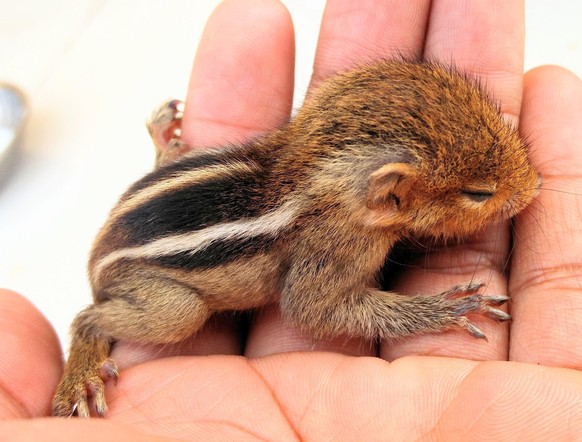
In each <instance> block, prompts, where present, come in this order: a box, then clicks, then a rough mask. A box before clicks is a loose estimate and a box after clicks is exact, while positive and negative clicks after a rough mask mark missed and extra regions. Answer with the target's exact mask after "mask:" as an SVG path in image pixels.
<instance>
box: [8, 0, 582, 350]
mask: <svg viewBox="0 0 582 442" xmlns="http://www.w3.org/2000/svg"><path fill="white" fill-rule="evenodd" d="M218 3H219V2H218V0H205V1H191V2H187V1H183V0H163V1H162V0H152V1H148V2H143V1H138V0H115V1H112V0H80V1H79V0H52V1H50V2H44V1H42V0H19V1H13V0H0V82H1V81H10V82H13V83H15V84H17V85H19V86H21V87H22V88H23V89H24V90H25V91H26V93H27V94H28V96H29V98H30V102H31V106H32V115H31V118H30V121H29V124H28V126H27V130H26V135H25V138H24V140H23V142H22V145H21V152H22V154H23V158H22V161H21V163H20V165H19V166H18V170H16V171H15V174H14V176H13V177H12V178H11V180H10V181H9V182H8V183H7V185H5V186H4V187H3V188H0V286H4V287H9V288H12V289H15V290H17V291H20V292H21V293H23V294H25V295H26V296H28V297H29V298H30V299H32V300H33V302H34V303H35V304H36V305H37V306H38V307H39V308H40V309H41V310H42V311H43V312H44V313H45V314H46V315H47V316H48V317H49V319H50V320H51V321H52V322H53V323H54V324H55V327H56V329H57V331H58V333H59V335H60V336H61V337H62V338H63V339H64V340H66V336H67V335H66V333H67V328H68V324H69V323H70V321H71V319H72V317H73V315H74V314H75V313H76V312H77V311H78V310H80V309H81V307H82V306H83V305H85V304H86V303H88V302H89V300H90V294H89V290H88V286H87V283H86V279H85V257H86V254H87V251H88V249H89V246H90V243H91V240H92V238H93V236H94V234H95V232H96V230H97V229H98V227H99V226H100V224H101V223H102V221H103V220H104V218H105V216H106V213H107V212H108V210H109V208H110V207H111V205H112V204H113V202H114V201H115V200H116V198H117V196H118V195H119V194H120V193H121V192H122V191H123V190H124V188H125V187H126V186H127V185H128V184H129V183H131V182H132V181H133V180H134V179H135V178H137V177H139V176H141V175H142V174H143V173H144V172H145V171H147V170H148V169H149V168H150V167H151V164H152V149H150V148H149V146H150V142H149V139H148V136H147V133H146V131H145V129H144V125H143V124H144V121H145V119H146V118H147V117H148V114H149V111H150V110H151V109H152V108H153V107H154V106H155V105H156V104H157V103H158V102H160V101H162V100H163V99H165V98H167V97H174V96H175V97H181V96H183V93H184V91H185V88H186V84H187V81H188V75H189V71H190V65H191V62H192V58H193V55H194V52H195V49H196V44H197V41H198V39H199V37H200V33H201V31H202V28H203V26H204V23H205V21H206V19H207V17H208V15H209V14H210V13H211V11H212V9H213V8H214V7H215V6H216V5H217V4H218ZM284 3H285V4H287V5H288V7H289V9H290V10H291V13H292V15H293V17H294V20H295V23H296V32H297V39H298V41H297V53H298V57H299V58H298V63H297V75H298V80H297V84H296V90H297V96H298V97H301V96H302V95H303V94H304V92H305V90H306V87H307V82H308V78H309V74H310V69H311V60H312V57H313V52H314V49H315V42H316V38H317V32H318V27H319V18H320V15H321V12H322V10H323V5H324V2H323V0H310V1H309V2H307V1H302V0H286V1H284ZM527 12H528V14H527V30H528V37H527V48H526V49H527V54H526V67H527V68H530V67H533V66H536V65H539V64H546V63H554V64H560V65H563V66H566V67H568V68H570V69H572V70H574V71H575V72H577V73H578V75H579V76H582V31H581V30H580V23H581V22H582V3H580V2H573V1H569V0H554V1H553V2H547V1H543V0H536V1H534V0H529V1H528V2H527Z"/></svg>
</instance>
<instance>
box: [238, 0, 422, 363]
mask: <svg viewBox="0 0 582 442" xmlns="http://www.w3.org/2000/svg"><path fill="white" fill-rule="evenodd" d="M429 8H430V2H429V1H428V0H415V1H410V2H400V1H397V0H391V1H388V2H386V1H370V2H359V3H358V4H357V6H355V3H354V2H351V1H347V0H331V1H329V2H328V3H327V5H326V8H325V11H324V15H323V19H322V25H321V31H320V35H319V41H318V45H317V52H316V58H315V65H314V71H313V79H312V82H315V83H316V82H318V81H320V80H322V79H325V78H327V77H329V76H330V75H331V74H332V73H334V72H336V71H339V70H345V69H347V68H349V67H351V66H353V65H356V64H359V63H363V62H365V61H368V60H372V59H376V58H383V57H389V56H390V55H396V54H405V55H407V56H410V57H418V56H420V54H421V52H422V44H423V39H424V30H425V27H426V19H427V17H428V11H429ZM291 350H293V351H298V350H325V351H337V352H340V353H344V354H349V355H355V354H358V355H373V354H376V346H375V345H374V344H372V343H370V342H367V341H363V340H361V339H346V338H343V337H340V338H337V339H332V340H324V341H315V340H313V339H311V338H310V337H309V336H307V335H306V334H305V333H302V332H301V331H299V330H298V329H297V328H296V327H293V326H291V325H290V324H288V323H286V322H285V321H284V320H283V319H282V317H281V314H280V312H279V311H278V310H277V309H276V308H273V307H268V308H266V309H264V310H263V311H262V312H261V313H260V314H259V315H257V316H255V319H254V320H253V321H252V323H251V327H250V330H249V336H248V339H247V345H246V349H245V354H246V355H247V356H252V357H258V356H264V355H267V354H272V353H278V352H283V351H291Z"/></svg>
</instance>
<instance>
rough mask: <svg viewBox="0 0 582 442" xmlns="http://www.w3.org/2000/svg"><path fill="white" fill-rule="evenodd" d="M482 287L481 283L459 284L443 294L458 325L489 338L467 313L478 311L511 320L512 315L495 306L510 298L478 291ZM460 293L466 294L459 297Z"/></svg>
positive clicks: (502, 319)
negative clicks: (472, 322) (483, 293)
mask: <svg viewBox="0 0 582 442" xmlns="http://www.w3.org/2000/svg"><path fill="white" fill-rule="evenodd" d="M481 287H483V284H481V283H469V284H463V285H458V286H455V287H453V288H451V289H450V290H447V291H446V292H444V293H442V294H441V296H442V297H444V298H445V299H447V300H448V302H449V303H450V308H451V310H452V313H453V315H454V316H455V323H456V324H457V325H459V326H460V327H462V328H464V329H465V330H467V331H468V332H469V333H470V334H471V335H472V336H474V337H476V338H480V339H485V340H487V337H486V336H485V334H484V333H483V332H482V331H481V330H479V328H477V327H476V326H474V325H473V324H471V322H470V321H469V319H468V318H467V316H466V315H467V314H469V313H477V314H482V315H485V316H488V317H490V318H492V319H495V320H497V321H509V320H510V319H511V316H510V315H509V314H508V313H506V312H504V311H503V310H499V309H497V308H495V307H499V306H501V305H503V304H505V303H506V302H508V301H509V300H510V298H509V297H508V296H505V295H491V296H488V295H482V294H479V293H476V292H477V291H478V290H479V289H480V288H481ZM459 295H466V296H462V297H460V298H459V297H457V296H459Z"/></svg>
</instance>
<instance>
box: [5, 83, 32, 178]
mask: <svg viewBox="0 0 582 442" xmlns="http://www.w3.org/2000/svg"><path fill="white" fill-rule="evenodd" d="M27 114H28V112H27V104H26V98H25V97H24V94H23V93H22V92H20V91H19V90H18V89H17V88H16V87H14V86H11V85H9V84H5V83H0V185H1V184H4V181H5V180H6V178H8V175H10V173H11V171H12V170H11V169H13V166H14V165H15V160H16V157H17V155H16V148H17V146H16V145H17V141H18V139H19V137H20V134H21V133H22V130H23V128H24V124H25V122H26V118H27Z"/></svg>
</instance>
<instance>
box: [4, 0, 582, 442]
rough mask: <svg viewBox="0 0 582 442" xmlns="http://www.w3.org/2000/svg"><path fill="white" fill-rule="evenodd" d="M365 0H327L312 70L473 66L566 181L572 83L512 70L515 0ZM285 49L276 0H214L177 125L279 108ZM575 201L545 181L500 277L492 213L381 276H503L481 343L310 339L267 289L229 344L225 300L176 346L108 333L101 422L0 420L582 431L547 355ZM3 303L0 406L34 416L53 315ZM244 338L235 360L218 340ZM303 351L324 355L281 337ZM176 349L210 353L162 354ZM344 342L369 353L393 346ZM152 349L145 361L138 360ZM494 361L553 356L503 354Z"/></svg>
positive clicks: (431, 281) (256, 119)
mask: <svg viewBox="0 0 582 442" xmlns="http://www.w3.org/2000/svg"><path fill="white" fill-rule="evenodd" d="M362 3H363V4H361V5H358V6H354V3H353V2H349V1H339V0H336V1H331V2H330V3H329V4H328V6H327V9H326V13H325V17H324V21H323V25H322V31H321V36H320V43H319V47H318V52H317V59H316V63H315V69H314V70H315V72H314V78H315V79H316V81H317V80H319V79H323V78H325V77H327V76H329V75H331V74H332V73H333V72H335V71H337V70H340V69H345V68H347V67H349V66H352V65H355V64H358V63H360V62H363V61H366V60H369V59H375V58H379V57H390V56H391V55H395V54H396V53H404V54H407V55H409V56H411V57H416V58H422V57H425V58H431V59H436V60H442V61H444V62H449V61H453V62H454V64H455V65H456V66H457V67H459V68H461V69H463V70H465V71H466V72H468V73H470V74H474V75H476V76H478V77H479V78H482V79H484V80H485V81H486V83H487V84H488V85H489V86H490V88H491V90H492V92H493V94H494V96H495V97H497V98H498V99H500V100H501V104H502V110H503V111H504V112H505V113H506V114H507V115H508V116H509V117H510V118H513V119H514V121H516V122H517V121H518V119H519V122H520V127H521V128H522V129H523V133H525V134H527V135H528V138H529V139H531V141H532V161H533V162H534V163H535V164H536V166H537V167H538V169H539V170H540V171H541V173H542V175H543V177H544V186H543V187H544V188H548V189H553V190H562V191H567V192H573V193H576V192H578V191H577V189H578V188H579V187H580V184H579V180H580V178H579V172H578V171H579V170H581V168H580V164H579V163H580V162H581V161H582V158H581V157H582V156H581V155H580V154H579V153H577V152H576V150H575V146H576V142H577V141H578V140H579V139H580V135H582V133H581V132H582V125H581V124H580V119H581V118H582V108H581V105H580V103H582V85H581V84H580V81H579V80H577V79H575V78H574V77H573V76H572V75H571V74H569V73H567V72H565V71H563V70H560V69H558V68H540V69H537V70H535V71H533V72H530V73H528V74H527V75H526V76H525V77H524V76H523V75H522V60H523V4H522V3H521V2H501V1H499V2H487V3H486V4H484V3H483V4H482V3H479V2H470V1H466V2H461V3H462V4H461V5H460V4H459V2H452V1H448V0H439V1H434V2H432V6H431V5H430V2H429V1H427V0H424V1H420V0H417V1H411V2H399V1H384V2H379V1H378V2H374V1H370V2H365V3H364V2H362ZM225 29H227V30H228V31H227V32H225ZM293 52H294V50H293V43H292V27H291V23H290V20H289V17H288V15H287V14H286V12H285V10H284V9H283V8H282V7H281V5H279V4H278V3H277V2H275V1H272V0H248V1H245V2H241V1H226V2H224V3H222V4H221V5H220V6H219V8H218V10H217V12H216V13H215V14H214V15H213V17H212V18H211V20H210V21H209V24H208V27H207V29H206V32H205V35H204V37H203V40H202V42H201V45H200V49H199V52H198V55H197V59H196V62H195V65H194V68H193V73H192V82H191V85H190V88H189V93H188V97H187V100H186V105H187V107H186V110H185V115H184V120H183V138H184V140H185V141H187V142H188V143H190V144H191V145H208V144H219V143H221V142H226V141H228V142H232V141H233V140H238V141H243V140H245V139H247V138H250V137H253V136H255V135H257V134H260V133H263V132H265V131H268V130H271V129H273V128H275V127H277V126H279V125H280V124H282V123H284V122H285V121H286V120H287V119H288V116H289V112H290V109H291V97H292V82H293V80H292V79H293V55H294V54H293ZM550 88H551V93H550ZM578 193H579V192H578ZM579 203H580V197H579V196H576V195H571V194H567V193H561V192H554V191H542V193H541V195H540V196H539V198H538V202H537V203H536V204H535V205H534V206H532V207H531V208H530V209H528V210H527V211H526V212H525V213H524V214H523V215H521V216H520V217H518V219H516V220H515V223H514V235H513V236H514V238H513V240H514V243H513V258H512V262H511V268H510V272H509V275H510V277H509V278H508V277H507V274H506V273H504V272H502V270H503V266H504V262H505V260H506V258H507V256H508V252H509V248H510V242H509V241H510V233H511V232H510V230H509V229H508V228H507V226H497V227H494V228H492V229H491V230H490V231H488V232H487V233H486V234H483V235H480V236H479V237H478V238H476V239H475V241H472V242H471V243H469V244H466V245H464V246H458V247H454V248H450V249H447V250H446V251H444V252H440V253H435V254H433V255H431V257H430V260H428V264H430V266H429V267H428V269H427V268H426V267H424V266H423V267H412V268H411V269H410V270H407V271H405V272H403V275H402V278H400V279H399V281H398V282H397V287H396V288H397V289H398V290H400V291H402V292H404V293H415V292H424V293H427V294H432V293H438V292H439V291H440V290H441V289H446V288H448V287H449V286H451V285H454V284H455V283H458V282H463V281H466V280H469V279H472V278H475V279H481V280H485V281H487V282H488V287H487V291H488V292H490V293H505V292H506V291H507V288H508V287H509V293H510V294H511V296H512V299H513V302H512V304H511V306H510V308H511V313H512V316H513V317H514V321H513V323H512V324H511V328H510V329H508V328H504V327H503V326H500V325H499V324H492V323H490V322H488V321H487V320H486V319H485V320H483V321H481V320H480V319H479V318H476V319H475V322H476V323H478V325H479V327H480V328H481V329H482V330H483V331H484V332H485V333H486V334H487V335H488V337H489V342H488V343H486V342H481V341H477V340H475V339H473V338H471V337H470V336H467V335H466V334H465V333H462V332H457V331H451V332H448V333H444V334H439V335H430V336H429V335H427V336H420V337H415V338H411V339H407V340H403V341H401V342H398V343H396V344H384V343H383V344H381V345H380V346H379V347H378V348H376V347H375V346H374V345H372V344H371V343H367V342H363V341H361V340H350V341H347V342H346V341H345V340H342V339H337V340H331V341H326V342H316V343H314V342H312V341H310V340H309V339H307V338H305V337H304V336H302V335H301V334H300V333H299V332H298V331H297V330H295V329H293V328H292V327H289V326H288V325H286V324H284V323H283V322H282V319H281V318H280V316H279V314H278V310H277V308H276V307H270V308H266V309H264V310H263V311H262V312H261V313H260V314H259V315H257V316H255V317H254V318H253V320H252V322H251V325H250V330H249V333H248V336H247V337H246V340H245V341H244V342H241V336H240V334H239V332H238V330H237V328H236V324H234V323H233V322H232V321H230V320H229V318H228V317H222V318H219V319H217V321H216V322H214V323H213V324H211V325H210V326H209V327H207V328H206V330H204V331H203V332H202V333H201V334H199V335H198V336H197V337H195V338H193V339H191V340H189V341H188V342H185V343H181V344H180V345H176V346H165V347H159V346H158V347H147V346H135V345H131V344H129V343H121V344H120V345H117V347H116V349H115V350H114V357H115V358H116V360H117V361H118V362H119V365H120V366H121V367H122V369H123V371H122V373H121V379H120V382H119V384H118V385H117V387H110V388H108V392H107V393H108V403H109V406H110V414H109V416H108V419H107V420H106V421H100V422H98V421H96V420H92V421H90V422H86V421H78V420H62V419H51V420H41V421H38V420H37V421H28V422H27V421H14V420H7V421H5V422H4V423H3V424H1V425H0V437H2V436H4V437H5V438H8V437H10V438H11V439H12V440H14V439H16V438H17V437H18V436H23V437H24V436H27V437H32V435H41V437H42V438H43V439H44V440H50V437H51V436H52V437H54V438H55V439H58V440H67V439H66V438H70V439H71V440H72V439H73V438H75V439H78V438H80V437H82V438H83V439H84V440H91V437H93V438H95V439H99V440H101V439H103V438H104V437H107V436H110V437H116V438H123V439H124V440H131V439H132V438H135V439H138V440H146V439H145V437H146V436H145V435H156V437H157V436H160V437H161V436H167V437H176V438H181V439H204V440H207V439H210V438H211V437H215V438H219V437H222V438H224V439H233V440H241V439H245V438H246V439H251V438H253V437H254V438H263V439H269V440H286V439H293V438H305V439H308V438H310V439H315V440H319V439H330V438H334V437H335V438H338V439H348V440H351V439H362V440H369V439H395V438H403V439H404V438H405V439H408V438H420V437H421V436H425V437H427V436H428V437H431V436H432V437H438V436H441V437H443V438H444V437H446V438H447V439H450V438H454V437H457V438H469V437H474V438H477V437H482V438H493V437H495V436H497V437H499V436H500V435H505V434H519V435H520V437H522V438H523V439H528V440H529V439H534V438H544V435H551V436H552V438H554V439H560V438H562V437H565V436H570V437H571V438H575V436H576V434H577V433H576V432H577V431H578V432H580V431H581V430H580V425H577V421H578V420H579V419H580V414H581V413H582V409H581V408H582V407H581V406H580V405H579V403H580V398H581V397H582V396H581V394H582V375H580V373H578V372H577V371H575V370H565V369H562V368H558V367H569V368H574V369H577V368H579V367H580V365H581V359H582V351H581V350H582V344H580V343H579V339H577V336H576V334H577V333H576V332H577V324H578V323H580V315H582V313H581V312H582V310H581V309H580V308H579V305H578V304H577V299H578V298H579V297H577V296H576V294H577V293H576V292H577V291H578V289H579V287H578V286H577V276H578V272H579V269H580V258H579V257H578V254H577V250H579V249H580V247H579V243H578V242H577V241H581V239H580V238H581V235H577V229H575V226H576V224H574V222H575V220H576V219H577V218H578V216H577V215H578V212H577V210H579V208H578V205H579ZM567 272H569V273H567ZM578 303H581V301H578ZM0 305H1V307H0V315H2V316H0V318H3V319H4V320H3V321H2V320H0V327H3V328H4V330H3V331H4V333H2V334H1V335H0V339H1V340H0V343H1V345H2V347H0V348H2V349H3V350H4V354H7V355H9V354H17V355H18V356H19V357H18V359H16V360H12V359H10V358H3V359H2V361H1V362H0V370H1V371H0V373H1V374H2V379H5V380H10V381H9V382H8V381H5V382H4V384H3V385H4V386H3V389H2V391H3V393H4V394H3V396H0V397H1V398H2V399H3V400H2V401H0V413H2V416H4V418H5V419H14V418H17V417H29V416H41V415H43V414H46V413H48V409H49V403H50V399H51V395H52V392H53V390H54V387H55V386H56V382H57V378H58V376H59V374H60V370H61V362H60V360H59V352H58V345H57V342H56V339H55V338H54V333H52V331H51V329H50V328H49V326H48V324H47V323H46V321H44V320H43V319H42V317H40V315H39V314H38V313H37V312H36V311H34V310H33V309H32V308H31V307H30V306H29V305H28V304H27V303H25V302H24V301H23V300H21V299H20V298H17V297H15V295H7V294H6V295H5V296H2V297H0ZM15 321H16V322H15ZM21 324H24V325H26V327H22V326H21ZM241 345H242V346H243V348H244V355H245V356H247V357H249V358H250V359H247V358H243V357H241V356H234V355H237V354H240V348H241ZM11 346H12V347H11ZM314 349H316V350H328V351H330V352H331V353H323V352H309V353H306V352H300V353H282V352H284V351H288V350H294V351H301V350H303V351H310V350H314ZM11 350H12V351H11ZM176 354H181V355H194V354H197V355H204V354H206V355H208V354H214V355H215V356H207V357H196V356H191V357H182V358H172V359H168V358H166V359H158V357H159V356H168V355H176ZM218 354H222V355H231V356H218ZM346 355H379V356H381V357H382V358H384V359H387V360H388V361H391V363H387V362H385V361H382V360H381V359H378V358H352V357H350V356H346ZM416 355H431V356H449V357H450V358H434V357H427V356H424V357H421V356H416ZM404 356H408V357H404ZM152 359H158V360H153V361H150V362H145V361H147V360H152ZM508 359H510V360H511V361H522V362H530V363H532V362H533V363H537V364H542V365H545V366H554V367H556V368H546V367H539V366H535V365H530V364H519V363H516V362H501V361H506V360H508ZM480 360H498V361H500V362H477V361H480ZM95 427H97V428H95ZM151 437H152V440H154V439H156V437H154V436H151Z"/></svg>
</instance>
